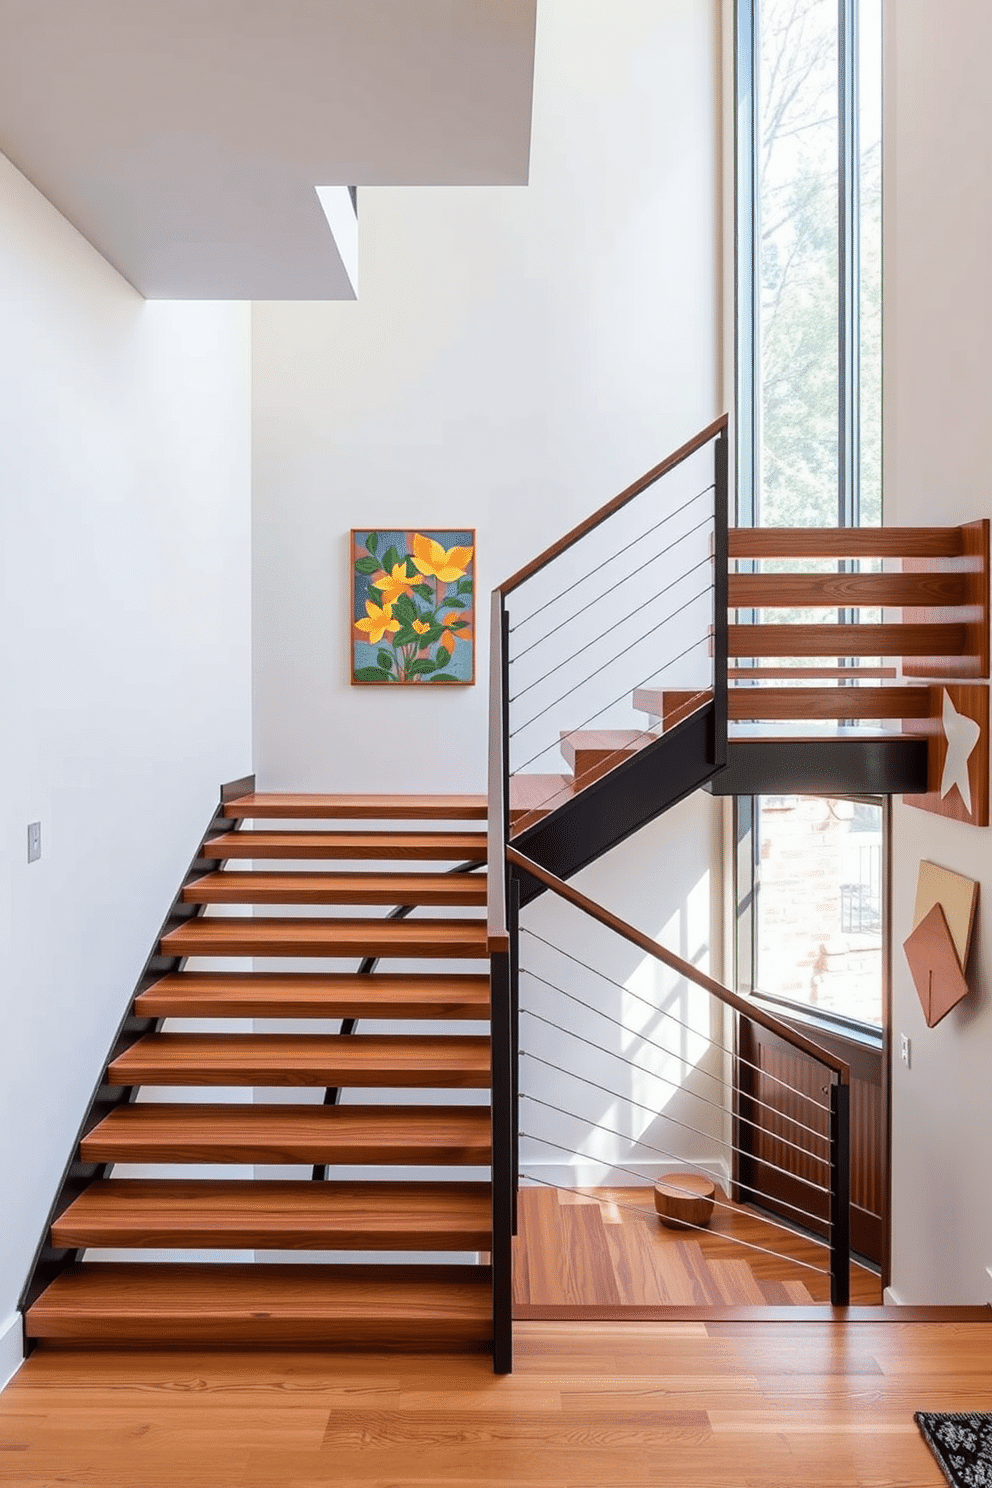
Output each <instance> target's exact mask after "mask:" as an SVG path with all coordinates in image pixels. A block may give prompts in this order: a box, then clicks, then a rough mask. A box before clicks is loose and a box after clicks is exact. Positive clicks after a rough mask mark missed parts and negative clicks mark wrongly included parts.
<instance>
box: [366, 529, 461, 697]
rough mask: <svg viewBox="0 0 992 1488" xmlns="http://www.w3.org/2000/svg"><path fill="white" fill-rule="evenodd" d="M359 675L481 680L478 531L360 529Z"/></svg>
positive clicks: (388, 681)
mask: <svg viewBox="0 0 992 1488" xmlns="http://www.w3.org/2000/svg"><path fill="white" fill-rule="evenodd" d="M351 568H352V630H351V636H352V642H351V656H352V663H351V678H352V682H355V683H358V684H364V685H370V684H380V685H383V686H389V685H394V686H395V685H396V684H397V683H405V684H415V685H417V686H421V685H423V684H424V683H438V682H441V683H444V682H447V683H454V684H456V685H457V684H461V685H462V686H467V685H471V684H472V683H473V682H474V681H475V636H474V631H475V533H474V532H472V531H460V532H459V531H452V530H449V529H446V528H445V529H441V530H438V529H435V528H430V529H428V528H423V527H421V528H413V529H411V530H409V531H406V532H398V531H393V532H389V531H385V530H383V529H381V528H376V529H366V528H354V529H353V530H352V533H351Z"/></svg>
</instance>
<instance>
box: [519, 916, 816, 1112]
mask: <svg viewBox="0 0 992 1488" xmlns="http://www.w3.org/2000/svg"><path fill="white" fill-rule="evenodd" d="M520 929H521V932H522V933H523V934H525V935H529V936H531V937H532V938H533V939H534V940H539V941H540V942H541V944H542V945H544V946H547V947H548V950H549V951H557V953H558V955H559V956H564V957H565V959H566V961H572V962H574V964H575V965H576V966H581V967H582V968H583V969H584V970H585V971H591V972H592V974H593V976H598V977H601V978H602V980H603V981H604V982H607V983H608V984H609V985H610V986H611V987H616V988H617V989H618V990H619V991H621V992H626V993H627V994H628V995H629V996H630V997H634V998H636V999H637V1001H638V1002H643V1003H644V1005H645V1006H646V1007H649V1008H654V1006H655V1005H654V1003H653V1002H648V1000H647V998H646V997H641V995H640V993H638V992H632V991H631V989H630V988H629V987H625V986H624V984H623V982H615V981H614V980H613V978H612V977H610V976H607V975H606V972H605V971H600V970H599V968H598V967H597V966H590V965H589V963H588V961H582V960H580V959H579V957H578V956H573V955H571V954H570V953H569V952H568V951H565V950H563V949H562V947H561V946H556V945H555V944H554V943H553V942H552V941H550V940H545V938H544V936H543V935H538V933H537V931H536V930H531V928H530V926H529V925H521V927H520ZM655 1011H658V1009H655ZM664 1016H665V1017H666V1018H671V1020H672V1022H673V1023H677V1024H678V1026H679V1027H680V1028H684V1029H685V1030H686V1031H687V1032H688V1033H693V1032H695V1030H694V1029H693V1028H692V1027H691V1026H690V1025H689V1024H688V1023H684V1022H683V1021H682V1019H681V1018H677V1017H676V1016H675V1014H674V1013H669V1012H667V1011H665V1012H664ZM713 1042H714V1043H715V1044H716V1047H717V1048H718V1049H722V1050H723V1053H724V1054H727V1055H728V1056H729V1057H730V1058H731V1059H736V1060H737V1063H738V1064H743V1065H744V1066H745V1068H746V1069H751V1070H754V1071H755V1072H756V1073H757V1074H759V1075H763V1076H764V1078H765V1079H766V1080H770V1081H772V1083H773V1084H775V1085H781V1086H782V1087H783V1088H784V1089H785V1090H788V1091H789V1092H790V1093H791V1094H792V1095H794V1096H796V1097H797V1098H798V1099H799V1100H804V1101H806V1102H807V1103H808V1104H809V1105H811V1106H815V1107H816V1109H817V1110H818V1111H824V1112H826V1113H827V1115H829V1114H830V1107H829V1106H825V1105H824V1104H823V1102H822V1101H818V1100H817V1099H816V1098H815V1097H814V1096H812V1095H806V1094H805V1093H804V1092H803V1091H802V1090H798V1089H797V1088H796V1086H795V1085H790V1084H789V1082H788V1080H780V1079H779V1077H778V1075H769V1074H767V1073H766V1071H765V1070H763V1069H762V1068H761V1065H760V1064H752V1062H751V1060H750V1059H745V1058H743V1056H742V1055H740V1054H735V1053H734V1052H733V1050H732V1049H728V1048H726V1046H725V1045H723V1044H721V1043H719V1042H718V1041H717V1040H716V1039H714V1040H713ZM748 1099H750V1097H748ZM787 1119H788V1120H790V1121H791V1120H792V1118H791V1117H789V1118H787ZM807 1130H812V1128H807Z"/></svg>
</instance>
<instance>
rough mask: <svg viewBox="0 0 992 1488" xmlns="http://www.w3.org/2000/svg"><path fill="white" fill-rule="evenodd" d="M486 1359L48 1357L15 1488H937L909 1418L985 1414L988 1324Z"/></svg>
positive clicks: (18, 1433)
mask: <svg viewBox="0 0 992 1488" xmlns="http://www.w3.org/2000/svg"><path fill="white" fill-rule="evenodd" d="M515 1332H516V1361H515V1372H514V1373H513V1374H512V1375H510V1376H507V1377H504V1378H497V1377H494V1376H493V1374H492V1370H491V1364H490V1361H489V1360H488V1359H487V1358H485V1357H484V1356H482V1355H480V1356H472V1355H463V1356H451V1355H441V1354H438V1355H419V1356H410V1355H407V1356H402V1355H390V1356H383V1355H372V1356H365V1357H356V1356H354V1355H348V1354H337V1355H322V1354H319V1353H311V1354H301V1353H298V1352H293V1353H281V1352H276V1351H272V1352H268V1353H251V1352H244V1353H236V1352H229V1353H209V1352H201V1351H189V1352H185V1351H174V1352H169V1353H160V1352H154V1351H149V1352H146V1353H138V1354H135V1353H131V1354H127V1355H120V1354H114V1353H111V1352H106V1353H100V1352H88V1351H78V1352H62V1353H56V1352H46V1351H45V1349H44V1348H42V1349H39V1350H38V1351H37V1352H36V1353H35V1354H34V1355H33V1356H32V1357H31V1358H30V1359H29V1360H28V1361H27V1363H26V1364H25V1365H24V1366H23V1368H22V1369H21V1372H20V1373H19V1374H18V1375H17V1376H16V1378H15V1379H14V1380H13V1382H12V1383H11V1384H10V1385H9V1386H8V1388H7V1390H6V1391H5V1392H4V1394H3V1396H2V1397H0V1481H2V1482H3V1483H5V1484H9V1485H16V1488H50V1485H54V1484H59V1485H65V1484H74V1485H83V1484H86V1485H99V1488H176V1485H177V1484H188V1485H190V1488H277V1485H278V1488H323V1485H325V1484H327V1485H334V1488H358V1485H359V1484H360V1485H362V1488H387V1485H392V1488H400V1485H402V1488H435V1485H438V1484H445V1485H447V1488H469V1485H472V1488H489V1485H494V1488H495V1485H499V1488H505V1485H508V1484H512V1485H514V1488H551V1485H555V1488H580V1485H581V1488H602V1485H607V1484H609V1485H614V1484H616V1483H625V1484H630V1485H634V1488H649V1485H650V1488H657V1485H663V1484H664V1485H668V1484H671V1485H677V1488H717V1485H727V1488H796V1485H798V1484H806V1485H810V1488H853V1485H869V1484H870V1485H874V1488H940V1485H941V1484H942V1483H943V1481H944V1480H943V1478H942V1476H941V1473H940V1470H939V1468H938V1467H937V1465H936V1463H935V1462H934V1460H933V1458H932V1457H931V1455H930V1453H929V1451H928V1449H927V1447H926V1445H925V1444H924V1442H923V1440H922V1438H921V1437H920V1435H919V1432H918V1431H917V1429H916V1427H915V1425H914V1424H913V1412H914V1411H915V1410H953V1411H964V1410H985V1411H988V1410H990V1409H992V1376H990V1373H989V1368H988V1360H989V1358H990V1357H992V1322H972V1323H964V1324H959V1323H941V1322H936V1323H929V1322H907V1323H796V1324H794V1323H765V1324H753V1323H752V1324H747V1325H741V1324H733V1323H720V1322H692V1323H624V1324H617V1323H597V1324H591V1325H585V1326H581V1325H577V1324H560V1323H523V1324H518V1325H517V1327H516V1330H515Z"/></svg>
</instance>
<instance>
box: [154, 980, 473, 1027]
mask: <svg viewBox="0 0 992 1488" xmlns="http://www.w3.org/2000/svg"><path fill="white" fill-rule="evenodd" d="M134 1008H135V1012H136V1013H138V1014H139V1016H141V1017H147V1018H455V1019H466V1018H468V1019H476V1018H482V1019H488V1017H489V978H488V976H484V975H483V976H471V975H468V974H463V975H461V976H453V975H450V974H445V973H441V972H437V973H432V972H407V973H405V974H402V975H401V974H398V973H390V972H377V973H376V974H375V975H374V976H361V975H359V974H358V973H355V972H344V971H342V972H324V973H320V972H306V971H294V972H290V971H287V972H259V971H227V972H205V971H178V972H173V973H171V974H170V975H168V976H164V977H161V978H160V979H159V980H158V981H157V982H154V983H153V984H152V986H150V987H149V988H148V989H147V990H146V991H144V992H142V993H139V995H138V996H137V997H136V998H135V1002H134Z"/></svg>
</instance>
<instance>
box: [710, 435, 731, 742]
mask: <svg viewBox="0 0 992 1488" xmlns="http://www.w3.org/2000/svg"><path fill="white" fill-rule="evenodd" d="M729 469H730V466H729V455H728V448H727V430H726V429H723V430H722V431H721V432H720V433H719V434H718V435H717V437H716V442H715V443H714V446H713V480H714V490H713V760H712V763H713V764H714V765H716V766H718V767H719V766H723V765H726V763H727V624H728V616H727V589H728V584H727V574H728V568H729V562H730V560H729V557H728V552H727V521H728V502H729V500H730V478H729Z"/></svg>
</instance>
